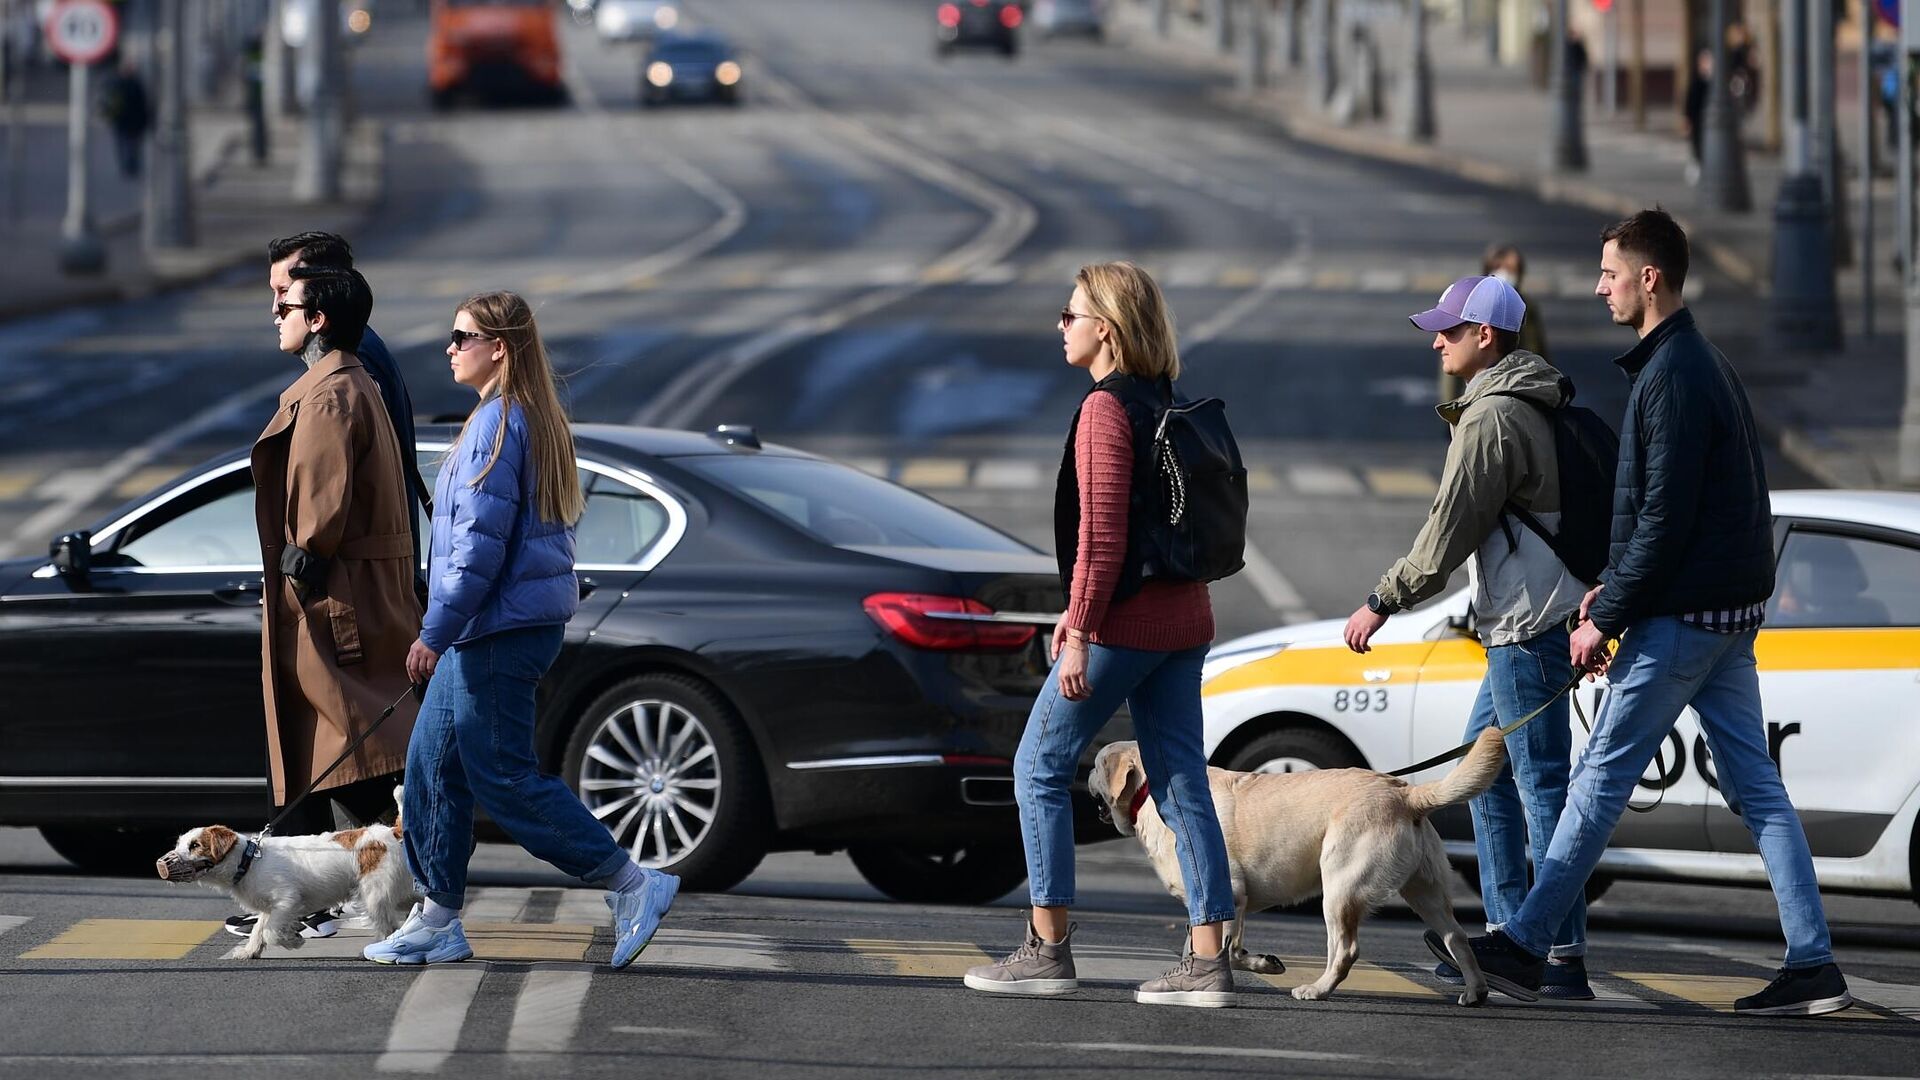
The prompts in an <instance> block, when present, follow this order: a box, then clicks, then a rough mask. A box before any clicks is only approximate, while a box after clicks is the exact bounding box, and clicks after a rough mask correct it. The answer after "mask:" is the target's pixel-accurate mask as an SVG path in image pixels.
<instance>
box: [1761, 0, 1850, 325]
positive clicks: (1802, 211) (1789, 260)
mask: <svg viewBox="0 0 1920 1080" xmlns="http://www.w3.org/2000/svg"><path fill="white" fill-rule="evenodd" d="M1808 4H1809V0H1784V3H1783V4H1782V5H1781V10H1780V31H1781V33H1780V44H1781V48H1780V55H1781V64H1780V71H1781V83H1780V90H1781V93H1782V95H1783V96H1784V97H1785V99H1786V101H1785V106H1786V113H1787V145H1786V150H1787V161H1786V166H1787V175H1786V176H1785V177H1783V178H1782V179H1781V181H1780V193H1779V196H1778V200H1777V201H1776V202H1775V203H1774V207H1773V303H1772V305H1771V308H1770V316H1769V318H1770V322H1771V325H1772V329H1773V335H1774V337H1775V339H1776V340H1778V341H1779V342H1780V343H1781V344H1782V345H1783V346H1784V347H1786V348H1788V349H1792V350H1795V351H1800V352H1828V351H1832V350H1834V349H1837V348H1839V346H1840V301H1839V298H1838V296H1837V295H1836V294H1835V289H1834V280H1833V233H1832V231H1831V229H1830V228H1829V227H1828V225H1829V222H1828V218H1827V199H1826V194H1825V192H1824V191H1823V189H1822V185H1821V182H1820V173H1819V171H1818V170H1816V169H1815V168H1814V167H1813V148H1814V141H1815V140H1814V139H1813V137H1812V133H1811V132H1810V131H1809V125H1808V120H1809V117H1808V115H1807V114H1808V105H1809V104H1810V101H1809V99H1810V98H1813V97H1815V96H1816V95H1815V94H1813V93H1812V92H1811V87H1809V86H1808V78H1807V75H1808V56H1809V54H1810V53H1811V52H1812V48H1813V43H1812V42H1811V41H1810V40H1809V35H1808V30H1809V28H1810V24H1813V25H1817V20H1812V19H1810V18H1809V17H1808V16H1809V14H1810V13H1809V11H1808Z"/></svg>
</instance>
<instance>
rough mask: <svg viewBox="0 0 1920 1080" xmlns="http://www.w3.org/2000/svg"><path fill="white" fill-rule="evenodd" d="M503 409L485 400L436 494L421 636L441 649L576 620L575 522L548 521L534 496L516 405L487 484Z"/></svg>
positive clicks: (444, 471)
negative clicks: (482, 476) (476, 481)
mask: <svg viewBox="0 0 1920 1080" xmlns="http://www.w3.org/2000/svg"><path fill="white" fill-rule="evenodd" d="M503 410H504V407H503V406H502V404H501V402H500V399H499V398H493V399H492V400H489V401H487V402H485V403H484V404H482V405H481V406H480V408H479V409H478V410H477V411H476V412H475V413H474V416H473V419H472V420H470V421H469V422H468V424H467V431H466V434H465V436H464V437H462V438H461V440H460V442H459V444H458V445H456V446H455V447H454V448H453V450H452V451H450V452H449V453H448V455H447V461H446V464H445V465H443V466H442V467H441V469H440V479H439V480H438V481H437V482H436V483H435V484H434V492H433V541H432V546H431V551H432V554H431V556H430V558H429V561H428V563H427V582H428V587H429V590H430V595H429V597H428V600H427V617H426V621H425V623H424V624H423V625H422V626H421V628H420V640H421V641H423V642H425V643H426V645H427V648H429V649H432V650H433V651H434V652H436V653H444V652H446V651H447V647H448V646H449V645H458V644H460V643H461V642H465V641H472V640H473V639H475V638H479V637H485V636H486V635H488V634H497V633H499V632H500V631H502V630H515V629H519V628H522V627H528V626H554V625H559V624H564V623H566V622H567V620H569V619H571V618H573V612H574V609H575V608H577V607H579V606H580V583H579V581H578V579H576V578H575V577H574V573H573V526H572V525H569V524H562V523H559V522H551V521H542V520H540V514H539V511H538V509H537V508H536V506H535V502H534V490H533V484H534V477H533V475H532V470H531V468H530V465H531V463H530V462H529V461H528V449H527V447H528V435H527V422H526V416H525V414H523V413H522V412H521V411H520V410H518V409H514V410H513V411H512V413H511V415H509V416H508V417H507V419H506V425H507V439H506V443H505V445H503V446H502V447H501V448H500V461H499V464H497V465H495V466H494V467H493V470H492V471H491V472H489V473H487V475H486V478H485V479H483V480H481V481H480V483H479V486H477V487H476V486H475V485H474V483H473V480H474V478H475V477H477V476H479V475H480V472H481V470H482V469H485V468H486V467H487V461H488V459H489V458H490V457H491V456H492V454H493V440H494V436H495V435H496V434H497V433H498V432H499V430H500V424H501V417H502V413H503Z"/></svg>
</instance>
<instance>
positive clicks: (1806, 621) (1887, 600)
mask: <svg viewBox="0 0 1920 1080" xmlns="http://www.w3.org/2000/svg"><path fill="white" fill-rule="evenodd" d="M1774 577H1775V584H1774V589H1773V599H1771V600H1770V601H1768V602H1767V622H1766V625H1768V626H1771V627H1779V628H1785V627H1794V626H1833V627H1839V626H1920V549H1915V548H1910V547H1905V546H1903V545H1900V544H1890V543H1886V542H1883V541H1880V540H1869V539H1867V538H1865V537H1860V536H1840V535H1836V534H1833V533H1821V532H1810V531H1807V530H1804V529H1795V530H1794V531H1793V532H1791V533H1789V534H1787V546H1786V548H1785V549H1784V550H1782V551H1781V553H1780V568H1779V571H1778V572H1777V573H1776V574H1775V575H1774Z"/></svg>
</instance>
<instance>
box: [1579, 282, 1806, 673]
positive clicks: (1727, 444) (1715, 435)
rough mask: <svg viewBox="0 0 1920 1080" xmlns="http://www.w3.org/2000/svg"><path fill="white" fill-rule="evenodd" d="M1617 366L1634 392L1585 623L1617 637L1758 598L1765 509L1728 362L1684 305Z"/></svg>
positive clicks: (1759, 465) (1761, 469) (1764, 564)
mask: <svg viewBox="0 0 1920 1080" xmlns="http://www.w3.org/2000/svg"><path fill="white" fill-rule="evenodd" d="M1614 363H1616V364H1619V365H1620V367H1621V368H1622V369H1623V370H1624V371H1625V372H1626V373H1627V379H1628V380H1629V381H1630V382H1631V383H1632V384H1633V389H1632V390H1631V391H1630V392H1629V393H1628V395H1627V414H1626V417H1625V419H1624V420H1623V421H1622V422H1621V425H1620V470H1619V473H1618V474H1617V475H1616V477H1615V479H1614V487H1613V545H1612V549H1611V552H1610V556H1609V558H1608V561H1607V570H1606V573H1605V575H1604V576H1603V578H1602V580H1604V581H1605V582H1606V588H1605V589H1604V590H1603V591H1602V592H1601V593H1600V597H1599V599H1597V600H1595V601H1594V604H1593V608H1592V611H1591V613H1590V614H1591V617H1592V619H1593V622H1594V625H1595V626H1598V627H1599V628H1600V629H1601V630H1603V631H1605V632H1606V633H1607V634H1608V635H1609V636H1616V635H1618V634H1619V633H1620V632H1621V631H1623V630H1625V629H1626V628H1627V627H1628V626H1629V625H1631V624H1632V623H1634V622H1637V621H1639V620H1641V619H1645V618H1648V617H1649V616H1654V615H1682V614H1686V613H1688V612H1694V611H1710V610H1716V609H1720V608H1735V607H1741V606H1744V605H1747V604H1752V603H1755V602H1757V601H1762V600H1765V599H1766V598H1767V597H1768V596H1770V595H1772V593H1773V519H1772V508H1771V505H1770V504H1769V502H1768V500H1767V472H1766V466H1765V464H1764V463H1763V462H1762V461H1761V457H1760V439H1759V436H1758V435H1757V434H1756V433H1755V431H1754V427H1753V412H1752V410H1751V409H1749V408H1748V406H1747V393H1746V390H1745V389H1744V388H1742V387H1741V385H1740V377H1739V375H1737V374H1735V372H1734V370H1733V365H1731V364H1729V363H1727V358H1726V357H1724V356H1722V355H1720V350H1719V349H1716V348H1714V347H1713V344H1712V343H1711V342H1709V341H1708V340H1707V339H1706V336H1705V335H1703V334H1702V333H1700V330H1699V328H1698V327H1696V326H1695V325H1694V322H1693V313H1692V312H1691V311H1689V310H1687V309H1685V308H1682V309H1681V310H1679V311H1678V312H1676V313H1674V314H1673V315H1672V316H1669V317H1668V318H1667V320H1666V321H1665V322H1663V323H1661V324H1660V325H1659V326H1657V327H1655V328H1654V330H1653V332H1652V333H1650V334H1648V335H1647V336H1646V337H1645V338H1643V339H1641V342H1640V344H1639V345H1638V346H1636V347H1635V348H1634V350H1633V351H1632V352H1629V353H1627V354H1626V355H1625V356H1622V357H1620V358H1619V359H1618V360H1616V361H1614Z"/></svg>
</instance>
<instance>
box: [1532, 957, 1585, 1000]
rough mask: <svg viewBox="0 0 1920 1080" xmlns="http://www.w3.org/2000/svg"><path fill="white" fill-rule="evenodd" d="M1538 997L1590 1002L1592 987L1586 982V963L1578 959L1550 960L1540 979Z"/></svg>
mask: <svg viewBox="0 0 1920 1080" xmlns="http://www.w3.org/2000/svg"><path fill="white" fill-rule="evenodd" d="M1540 996H1541V997H1543V998H1553V999H1554V1000H1556V1001H1592V1000H1593V985H1592V984H1591V983H1589V982H1587V962H1586V961H1585V960H1584V959H1582V958H1580V957H1578V956H1573V957H1568V958H1567V959H1565V960H1551V961H1548V963H1547V970H1546V972H1545V974H1543V975H1542V976H1541V978H1540Z"/></svg>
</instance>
